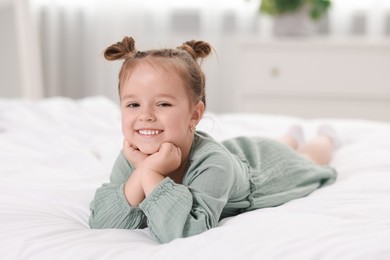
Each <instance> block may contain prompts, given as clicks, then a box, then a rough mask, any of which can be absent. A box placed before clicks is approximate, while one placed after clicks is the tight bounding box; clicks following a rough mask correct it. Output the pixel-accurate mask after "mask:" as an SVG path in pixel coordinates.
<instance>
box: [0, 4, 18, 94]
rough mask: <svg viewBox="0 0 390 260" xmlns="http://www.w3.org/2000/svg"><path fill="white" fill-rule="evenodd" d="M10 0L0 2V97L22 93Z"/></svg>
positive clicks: (13, 14) (16, 40) (12, 10)
mask: <svg viewBox="0 0 390 260" xmlns="http://www.w3.org/2000/svg"><path fill="white" fill-rule="evenodd" d="M15 21H16V18H15V12H14V7H13V4H12V1H11V0H10V1H5V0H1V2H0V34H1V36H0V38H1V40H0V57H1V58H0V97H19V96H21V95H22V92H23V90H22V80H21V79H22V70H21V64H20V53H19V50H18V39H17V33H16V23H15Z"/></svg>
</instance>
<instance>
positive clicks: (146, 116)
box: [139, 111, 156, 122]
mask: <svg viewBox="0 0 390 260" xmlns="http://www.w3.org/2000/svg"><path fill="white" fill-rule="evenodd" d="M139 120H141V121H146V122H153V121H155V120H156V117H155V116H154V114H153V113H151V112H150V111H143V112H142V113H141V115H140V116H139Z"/></svg>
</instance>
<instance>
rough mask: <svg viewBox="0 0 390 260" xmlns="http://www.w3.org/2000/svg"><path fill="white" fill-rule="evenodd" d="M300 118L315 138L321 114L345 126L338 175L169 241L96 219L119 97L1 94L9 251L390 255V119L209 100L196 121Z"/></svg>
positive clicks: (228, 126)
mask: <svg viewBox="0 0 390 260" xmlns="http://www.w3.org/2000/svg"><path fill="white" fill-rule="evenodd" d="M292 124H299V125H301V126H302V127H303V129H304V132H305V135H306V137H307V138H310V137H312V136H314V135H315V134H316V131H317V128H318V126H319V125H322V124H329V125H331V126H332V127H333V128H334V129H335V130H336V131H337V133H338V134H339V137H340V139H341V142H342V146H341V147H340V148H339V149H338V150H336V152H335V154H334V157H333V159H332V162H331V165H332V166H333V167H335V168H336V169H337V170H338V172H339V176H338V179H337V181H336V183H334V184H333V185H329V186H326V187H323V188H321V189H319V190H316V191H315V192H313V193H312V194H310V195H309V196H307V197H304V198H300V199H297V200H293V201H290V202H288V203H285V204H283V205H281V206H278V207H273V208H264V209H258V210H255V211H251V212H247V213H244V214H241V215H238V216H235V217H230V218H226V219H223V220H222V221H221V222H220V223H219V224H218V226H217V227H216V228H213V229H211V230H209V231H206V232H204V233H202V234H199V235H196V236H192V237H189V238H179V239H175V240H173V241H172V242H170V243H167V244H159V243H157V242H156V241H155V240H153V239H152V237H151V235H150V234H149V230H148V229H147V228H145V229H138V230H118V229H106V230H91V229H90V228H89V226H88V218H89V215H90V210H89V203H90V201H91V200H92V199H93V196H94V193H95V190H96V189H97V188H98V187H100V186H101V185H102V183H104V182H108V178H109V175H110V171H111V167H112V165H113V162H114V160H115V158H116V156H117V154H118V152H119V150H120V149H121V145H122V135H121V130H120V129H121V127H120V111H119V107H118V105H117V104H116V103H115V102H113V101H111V100H109V99H107V98H105V97H89V98H84V99H79V100H75V99H69V98H62V97H53V98H46V99H42V100H37V101H32V100H25V99H0V148H1V149H0V256H1V259H184V258H185V259H238V258H242V259H390V123H387V122H379V121H368V120H357V119H332V118H315V119H304V118H298V117H291V116H283V115H271V114H249V113H245V114H244V113H240V114H234V113H230V114H216V113H212V112H207V113H206V115H205V116H204V118H203V119H202V121H201V122H200V124H199V126H198V129H199V130H203V131H206V132H208V133H209V134H211V135H212V136H213V137H215V138H216V139H217V140H224V139H227V138H230V137H235V136H239V135H248V136H266V137H270V138H274V137H277V136H279V135H281V134H283V133H284V131H286V129H288V127H289V126H290V125H292Z"/></svg>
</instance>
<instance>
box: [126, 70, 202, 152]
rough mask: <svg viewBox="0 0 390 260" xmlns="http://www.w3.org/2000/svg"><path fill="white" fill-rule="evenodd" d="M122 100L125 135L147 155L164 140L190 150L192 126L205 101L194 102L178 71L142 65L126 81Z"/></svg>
mask: <svg viewBox="0 0 390 260" xmlns="http://www.w3.org/2000/svg"><path fill="white" fill-rule="evenodd" d="M120 103H121V113H122V132H123V135H124V138H125V139H126V140H127V141H129V142H130V144H132V145H133V146H134V147H135V148H138V149H139V150H140V151H141V152H143V153H145V154H153V153H155V152H157V151H158V150H159V148H160V146H161V144H162V143H164V142H170V143H173V144H174V145H176V146H177V147H179V148H180V149H181V150H182V153H184V152H188V151H189V149H190V147H191V144H192V139H193V133H192V132H191V131H190V127H191V126H196V124H197V123H198V122H199V120H200V119H201V117H202V115H203V110H204V105H203V103H202V102H199V103H198V104H195V105H193V102H191V98H190V95H189V91H188V90H187V87H186V86H185V85H184V82H183V80H182V79H181V78H180V77H179V76H178V75H177V73H174V72H173V71H168V70H163V69H159V68H158V67H157V66H152V65H150V64H148V63H141V64H138V66H136V67H135V69H134V70H133V72H132V73H131V74H130V76H129V78H128V79H127V80H125V81H124V82H123V84H122V86H121V101H120ZM183 155H184V154H183Z"/></svg>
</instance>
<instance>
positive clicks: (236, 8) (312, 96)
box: [0, 0, 390, 120]
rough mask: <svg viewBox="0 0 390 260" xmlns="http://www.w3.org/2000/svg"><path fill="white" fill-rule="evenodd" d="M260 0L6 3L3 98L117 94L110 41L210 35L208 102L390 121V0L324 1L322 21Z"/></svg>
mask: <svg viewBox="0 0 390 260" xmlns="http://www.w3.org/2000/svg"><path fill="white" fill-rule="evenodd" d="M310 1H312V0H297V1H295V2H296V3H297V5H299V4H300V3H307V2H310ZM316 1H317V0H313V1H312V2H316ZM262 2H263V5H264V4H269V3H265V2H267V1H266V0H263V1H262V0H213V1H209V0H143V1H138V0H116V1H111V0H110V1H108V0H30V1H28V0H0V35H1V38H0V56H1V59H0V97H2V98H32V99H37V98H44V97H52V96H66V97H70V98H76V99H77V98H83V97H87V96H96V95H102V96H106V97H108V98H110V99H112V100H115V101H116V100H117V99H118V94H117V77H118V72H119V68H120V66H121V62H119V61H117V62H108V61H105V60H104V57H103V51H104V49H105V48H106V47H108V46H109V45H111V44H113V43H115V42H117V41H120V40H121V39H122V38H123V37H124V36H125V35H129V36H133V37H134V38H135V41H136V47H137V48H138V49H140V50H143V49H148V48H160V47H176V46H179V45H180V44H181V43H182V42H184V41H187V40H191V39H201V40H205V41H208V42H209V43H211V44H212V46H213V47H214V48H215V51H216V52H215V53H214V54H213V55H212V56H211V57H209V58H208V59H207V60H206V61H205V62H204V64H203V68H204V70H205V73H206V75H207V98H208V109H209V110H210V111H213V112H217V113H220V112H267V113H282V114H291V115H298V116H307V117H313V116H331V117H335V116H336V117H337V116H339V117H360V118H370V119H381V120H382V119H384V120H390V44H389V43H390V0H333V1H325V2H330V7H327V6H325V7H324V6H322V7H321V6H320V8H323V9H325V11H324V12H323V13H320V17H315V20H314V18H312V17H311V14H310V10H309V9H310V5H309V7H307V4H306V6H305V5H303V6H302V7H297V8H296V9H295V10H293V11H292V12H286V13H282V14H279V13H275V12H274V13H272V8H274V9H273V11H275V8H276V7H275V6H273V7H272V6H271V11H269V10H268V12H267V10H265V9H266V6H265V7H262V8H263V9H262V11H260V6H261V5H262ZM268 2H272V1H268ZM290 2H294V1H290ZM317 2H321V0H320V1H317ZM271 4H272V3H271ZM320 10H322V9H320ZM296 17H298V18H296Z"/></svg>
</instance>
